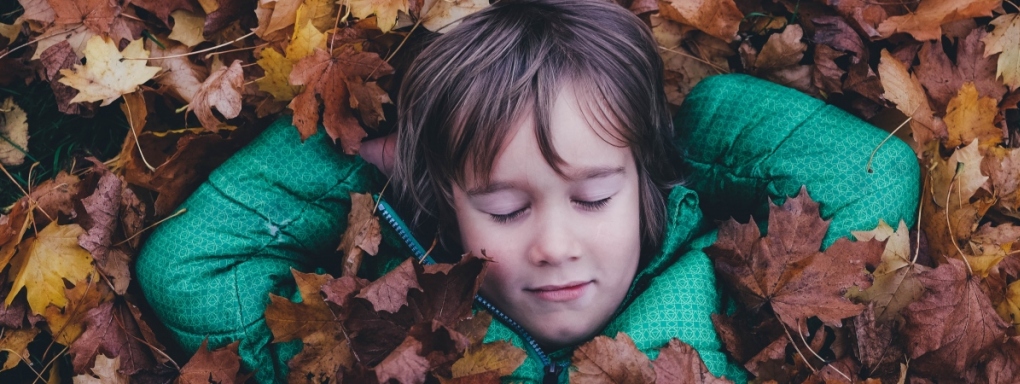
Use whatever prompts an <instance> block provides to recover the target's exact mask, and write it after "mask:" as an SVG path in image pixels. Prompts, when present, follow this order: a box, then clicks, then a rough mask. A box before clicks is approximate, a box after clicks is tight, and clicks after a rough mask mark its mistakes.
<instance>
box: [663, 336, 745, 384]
mask: <svg viewBox="0 0 1020 384" xmlns="http://www.w3.org/2000/svg"><path fill="white" fill-rule="evenodd" d="M652 366H653V367H654V368H655V379H656V382H658V383H706V384H724V383H732V381H729V380H726V379H720V378H718V377H715V376H714V375H712V373H711V372H709V371H708V367H706V366H705V362H704V361H702V360H701V355H699V354H698V351H696V350H694V348H692V347H691V346H690V345H687V344H686V343H684V342H682V341H680V340H678V339H675V338H674V339H671V340H670V341H669V344H666V346H664V347H662V349H661V350H659V357H658V358H656V359H655V361H653V362H652Z"/></svg>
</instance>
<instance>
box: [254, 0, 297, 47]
mask: <svg viewBox="0 0 1020 384" xmlns="http://www.w3.org/2000/svg"><path fill="white" fill-rule="evenodd" d="M300 6H301V0H274V1H259V6H258V7H257V8H256V11H255V12H256V15H258V19H259V27H258V28H256V29H255V34H256V35H258V37H261V38H263V39H265V38H266V36H268V35H270V34H272V33H273V32H276V31H280V30H283V29H284V28H287V27H289V26H292V25H294V21H295V19H297V10H298V7H300Z"/></svg>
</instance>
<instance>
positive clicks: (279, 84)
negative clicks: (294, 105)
mask: <svg viewBox="0 0 1020 384" xmlns="http://www.w3.org/2000/svg"><path fill="white" fill-rule="evenodd" d="M316 48H318V49H326V34H325V33H322V32H319V30H318V29H316V28H315V26H313V25H312V23H311V22H310V21H307V22H305V24H304V27H302V28H298V29H295V30H294V37H293V38H291V40H290V45H288V46H287V49H286V52H287V53H286V56H284V55H281V54H280V53H279V52H277V51H276V50H275V49H272V48H267V49H264V50H262V57H261V58H259V59H258V61H257V63H258V64H259V66H260V67H262V69H263V70H264V71H265V76H263V77H262V78H260V79H258V80H255V84H257V85H258V86H259V89H261V90H263V91H266V92H269V94H271V95H273V98H275V99H276V100H278V101H287V100H290V99H293V98H294V96H295V95H297V94H298V92H300V91H301V87H297V86H293V85H291V84H290V81H289V80H288V79H289V78H290V72H291V71H292V70H293V69H294V64H295V63H297V62H298V61H300V60H301V59H303V58H305V57H307V56H308V55H311V54H312V52H314V51H315V49H316Z"/></svg>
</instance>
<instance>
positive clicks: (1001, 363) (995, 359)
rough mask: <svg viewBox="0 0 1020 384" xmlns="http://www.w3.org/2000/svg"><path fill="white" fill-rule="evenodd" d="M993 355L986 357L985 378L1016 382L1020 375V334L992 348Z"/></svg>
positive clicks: (991, 380) (990, 381) (993, 380)
mask: <svg viewBox="0 0 1020 384" xmlns="http://www.w3.org/2000/svg"><path fill="white" fill-rule="evenodd" d="M990 351H991V356H989V357H986V358H985V360H986V361H987V363H985V366H984V369H982V370H981V371H982V372H983V373H984V379H985V381H986V382H988V383H1009V382H1016V378H1017V375H1020V336H1013V337H1010V338H1009V339H1007V340H1006V342H1005V343H1003V344H1002V345H999V346H997V347H994V348H991V350H990Z"/></svg>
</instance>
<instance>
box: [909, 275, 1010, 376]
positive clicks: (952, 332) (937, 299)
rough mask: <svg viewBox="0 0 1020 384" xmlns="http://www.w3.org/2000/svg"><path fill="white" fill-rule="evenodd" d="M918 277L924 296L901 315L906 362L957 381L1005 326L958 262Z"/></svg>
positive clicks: (976, 283)
mask: <svg viewBox="0 0 1020 384" xmlns="http://www.w3.org/2000/svg"><path fill="white" fill-rule="evenodd" d="M918 278H919V279H920V280H921V283H922V284H924V286H925V287H926V289H925V293H924V295H922V296H921V298H920V299H919V300H918V301H916V302H914V303H911V304H910V305H908V306H907V311H906V312H904V313H903V317H904V324H903V328H902V333H903V335H904V337H905V338H906V342H907V352H908V355H909V357H910V358H911V359H912V360H913V361H912V362H911V364H915V366H916V367H918V368H921V369H923V370H924V371H925V372H927V373H928V374H930V375H933V376H936V377H938V376H942V377H959V376H960V375H962V373H963V372H964V371H965V370H966V368H967V367H969V366H972V365H973V364H974V362H975V361H976V359H977V358H978V357H979V356H980V354H981V353H982V352H984V350H985V349H987V348H989V347H991V346H992V345H994V344H995V343H997V342H1001V340H1002V337H1003V336H1004V335H1005V331H1006V328H1007V326H1008V325H1007V323H1006V322H1005V321H1003V320H1002V318H1000V317H999V315H998V314H997V313H995V309H993V308H992V304H991V302H990V301H989V299H988V297H987V296H985V294H984V293H983V292H982V291H981V287H980V281H979V280H980V279H979V278H977V277H976V276H974V275H971V274H970V273H969V272H968V269H967V267H966V265H965V264H964V262H963V261H960V260H957V259H947V260H946V262H945V263H944V264H942V265H940V266H939V267H938V268H936V269H934V270H931V271H927V272H925V273H922V274H920V276H918Z"/></svg>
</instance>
